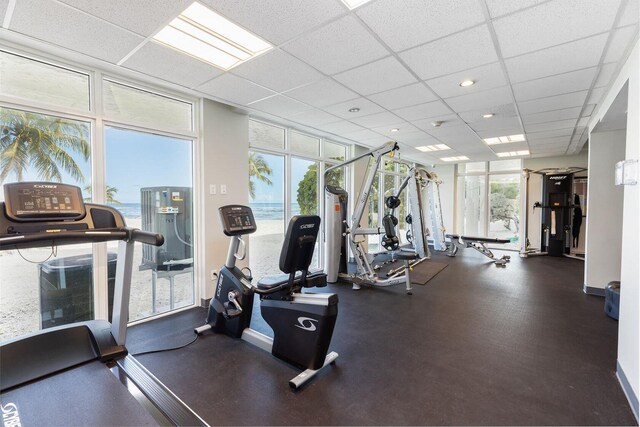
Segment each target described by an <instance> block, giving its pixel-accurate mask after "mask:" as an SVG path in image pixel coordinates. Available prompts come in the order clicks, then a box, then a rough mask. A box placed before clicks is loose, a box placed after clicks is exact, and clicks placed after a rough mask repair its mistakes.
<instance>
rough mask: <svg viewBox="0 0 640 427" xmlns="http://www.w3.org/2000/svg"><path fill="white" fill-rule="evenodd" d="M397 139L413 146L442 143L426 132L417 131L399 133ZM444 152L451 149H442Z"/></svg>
mask: <svg viewBox="0 0 640 427" xmlns="http://www.w3.org/2000/svg"><path fill="white" fill-rule="evenodd" d="M395 140H396V141H399V142H403V143H405V144H410V145H413V146H420V145H435V144H440V141H438V140H437V139H435V138H433V137H432V136H430V135H428V134H427V133H426V132H422V131H416V132H407V133H405V134H402V135H398V136H397V138H395ZM442 151H443V152H444V153H450V152H451V151H450V150H442Z"/></svg>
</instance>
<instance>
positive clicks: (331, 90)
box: [286, 78, 358, 107]
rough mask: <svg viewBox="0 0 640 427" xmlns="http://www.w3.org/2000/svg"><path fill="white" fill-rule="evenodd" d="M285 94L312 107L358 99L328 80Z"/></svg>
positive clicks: (352, 93)
mask: <svg viewBox="0 0 640 427" xmlns="http://www.w3.org/2000/svg"><path fill="white" fill-rule="evenodd" d="M286 94H287V96H290V97H291V98H294V99H297V100H298V101H302V102H306V103H307V104H310V105H313V106H314V107H325V106H327V105H331V104H337V103H338V102H343V101H347V100H349V99H354V98H358V94H356V93H355V92H352V91H350V90H349V89H347V88H345V87H344V86H342V85H341V84H339V83H336V82H335V81H333V80H332V79H330V78H328V79H324V80H320V81H319V82H315V83H311V84H309V85H306V86H302V87H299V88H297V89H293V90H290V91H288V92H287V93H286Z"/></svg>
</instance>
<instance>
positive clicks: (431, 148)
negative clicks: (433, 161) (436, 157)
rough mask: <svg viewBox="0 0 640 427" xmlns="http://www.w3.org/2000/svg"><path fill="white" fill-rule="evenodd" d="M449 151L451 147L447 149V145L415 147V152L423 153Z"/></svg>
mask: <svg viewBox="0 0 640 427" xmlns="http://www.w3.org/2000/svg"><path fill="white" fill-rule="evenodd" d="M450 149H451V147H449V146H448V145H447V144H435V145H422V146H420V147H416V150H420V151H422V152H425V153H426V152H428V151H441V150H450Z"/></svg>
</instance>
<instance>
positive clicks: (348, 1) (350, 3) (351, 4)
mask: <svg viewBox="0 0 640 427" xmlns="http://www.w3.org/2000/svg"><path fill="white" fill-rule="evenodd" d="M370 1H371V0H342V3H344V4H345V6H347V7H348V8H349V10H353V9H355V8H357V7H360V6H362V5H363V4H365V3H369V2H370Z"/></svg>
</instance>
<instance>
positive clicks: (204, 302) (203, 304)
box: [200, 298, 211, 308]
mask: <svg viewBox="0 0 640 427" xmlns="http://www.w3.org/2000/svg"><path fill="white" fill-rule="evenodd" d="M210 302H211V298H200V307H204V308H207V307H209V303H210Z"/></svg>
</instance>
